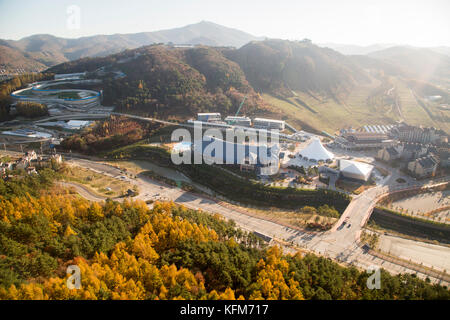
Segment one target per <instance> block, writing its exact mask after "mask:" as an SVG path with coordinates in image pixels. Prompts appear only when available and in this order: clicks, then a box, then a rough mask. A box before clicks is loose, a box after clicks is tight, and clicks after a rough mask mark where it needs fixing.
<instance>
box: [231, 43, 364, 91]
mask: <svg viewBox="0 0 450 320" xmlns="http://www.w3.org/2000/svg"><path fill="white" fill-rule="evenodd" d="M228 56H229V58H230V59H232V60H234V61H236V62H237V63H239V65H240V66H241V68H242V70H244V72H245V74H246V76H247V79H248V81H249V82H250V84H252V86H253V87H254V88H255V89H256V90H258V91H263V92H270V93H274V94H277V95H281V96H288V97H289V96H292V95H293V93H292V91H302V92H306V93H308V92H311V93H320V94H324V95H326V96H333V97H335V98H336V99H337V96H338V95H340V94H341V93H345V92H348V91H349V90H350V89H351V88H352V87H353V86H354V84H355V82H356V81H358V82H367V81H368V78H367V76H366V75H365V74H364V72H363V70H362V69H360V68H359V67H358V66H357V65H355V64H354V63H353V62H352V61H351V60H350V59H349V58H347V57H345V56H344V55H342V54H340V53H337V52H336V51H333V50H331V49H327V48H320V47H318V46H316V45H314V44H312V43H310V42H305V41H301V42H299V41H295V42H294V41H286V40H275V39H274V40H265V41H260V42H251V43H249V44H247V45H245V46H243V47H242V48H240V49H238V50H234V51H229V52H228Z"/></svg>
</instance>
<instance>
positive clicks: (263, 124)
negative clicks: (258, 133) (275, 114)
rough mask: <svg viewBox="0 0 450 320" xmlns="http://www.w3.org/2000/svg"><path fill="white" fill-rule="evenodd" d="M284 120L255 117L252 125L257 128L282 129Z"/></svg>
mask: <svg viewBox="0 0 450 320" xmlns="http://www.w3.org/2000/svg"><path fill="white" fill-rule="evenodd" d="M285 125H286V124H285V122H284V121H283V120H276V119H265V118H255V119H253V127H255V128H259V129H278V130H281V131H282V130H284V128H285Z"/></svg>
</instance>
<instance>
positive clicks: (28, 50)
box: [0, 21, 263, 71]
mask: <svg viewBox="0 0 450 320" xmlns="http://www.w3.org/2000/svg"><path fill="white" fill-rule="evenodd" d="M262 39H263V38H261V37H256V36H253V35H251V34H248V33H246V32H243V31H239V30H236V29H232V28H227V27H224V26H221V25H218V24H215V23H212V22H208V21H202V22H199V23H196V24H191V25H187V26H185V27H181V28H175V29H169V30H161V31H155V32H141V33H133V34H114V35H96V36H90V37H82V38H78V39H66V38H59V37H55V36H52V35H47V34H39V35H33V36H30V37H26V38H23V39H20V40H17V41H14V40H0V69H6V70H15V69H23V70H24V71H37V70H42V69H45V68H46V67H51V66H54V65H56V64H59V63H62V62H66V61H71V60H76V59H79V58H84V57H96V56H107V55H110V54H114V53H117V52H120V51H123V50H125V49H134V48H138V47H141V46H145V45H150V44H154V43H166V44H168V43H173V44H192V45H197V44H202V45H208V46H231V47H236V48H239V47H241V46H243V45H245V44H246V43H248V42H250V41H253V40H262Z"/></svg>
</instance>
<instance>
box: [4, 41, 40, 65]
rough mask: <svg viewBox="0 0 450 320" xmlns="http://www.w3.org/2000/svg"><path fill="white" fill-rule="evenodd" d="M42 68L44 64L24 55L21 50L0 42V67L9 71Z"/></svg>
mask: <svg viewBox="0 0 450 320" xmlns="http://www.w3.org/2000/svg"><path fill="white" fill-rule="evenodd" d="M44 68H45V65H44V64H42V63H40V62H38V61H36V60H34V59H33V58H31V57H28V56H26V55H25V54H24V53H23V52H21V51H19V50H17V49H13V48H10V47H8V46H4V45H1V42H0V69H5V70H11V71H15V70H25V71H39V70H42V69H44Z"/></svg>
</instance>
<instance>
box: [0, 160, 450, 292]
mask: <svg viewBox="0 0 450 320" xmlns="http://www.w3.org/2000/svg"><path fill="white" fill-rule="evenodd" d="M22 174H23V175H24V173H22ZM59 174H60V173H58V172H55V171H52V170H50V169H45V170H42V171H40V172H39V175H35V176H27V177H25V176H23V175H21V172H15V177H16V178H14V177H13V178H10V179H9V180H6V181H1V182H0V200H1V201H0V299H448V298H450V293H449V291H448V290H447V289H446V288H443V287H440V286H436V285H431V284H429V283H427V282H426V281H422V280H420V279H418V278H416V277H415V276H413V275H397V276H391V275H389V274H388V273H386V272H384V271H383V272H382V284H383V285H382V288H381V290H369V289H367V286H366V280H367V278H368V276H369V275H368V274H367V273H365V272H360V271H358V270H357V269H355V268H345V267H342V266H339V265H338V264H336V263H334V262H332V261H331V260H329V259H324V258H320V257H317V256H314V255H310V254H307V255H301V254H296V255H284V254H283V253H282V251H281V250H280V248H279V247H277V246H273V247H270V248H268V247H266V246H265V245H264V244H263V243H262V240H260V239H259V238H257V237H256V236H254V235H253V234H249V233H246V232H243V231H240V230H239V229H236V227H235V224H234V223H233V222H232V221H225V220H223V219H222V218H220V216H217V215H210V214H206V213H202V212H199V211H193V210H188V209H186V208H184V207H182V206H177V205H174V204H173V203H155V205H154V207H153V208H152V209H148V208H147V206H146V204H145V203H144V202H140V201H128V200H125V201H124V202H123V203H119V202H115V201H111V200H108V201H106V202H103V203H90V202H88V201H86V200H84V199H81V198H80V197H78V196H77V195H74V194H72V193H70V192H68V191H66V190H62V189H59V188H57V187H55V186H54V185H53V182H54V181H55V179H57V178H58V175H59ZM73 264H76V265H77V266H78V267H79V268H80V270H81V288H80V289H77V290H75V289H72V290H70V289H68V288H67V286H66V280H67V277H68V276H67V275H66V268H67V266H68V265H73Z"/></svg>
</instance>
